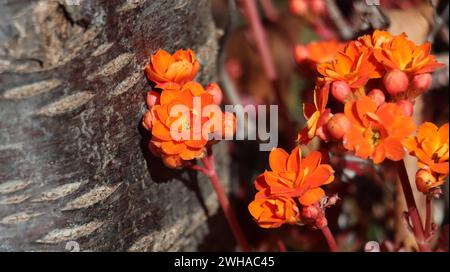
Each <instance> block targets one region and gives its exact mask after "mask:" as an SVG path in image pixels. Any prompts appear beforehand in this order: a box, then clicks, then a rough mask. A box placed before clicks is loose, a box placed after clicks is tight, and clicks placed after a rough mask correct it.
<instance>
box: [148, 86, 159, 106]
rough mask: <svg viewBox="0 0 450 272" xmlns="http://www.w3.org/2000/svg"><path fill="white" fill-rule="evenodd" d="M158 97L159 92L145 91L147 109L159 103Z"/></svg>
mask: <svg viewBox="0 0 450 272" xmlns="http://www.w3.org/2000/svg"><path fill="white" fill-rule="evenodd" d="M159 97H160V94H159V93H158V92H156V91H153V90H152V91H150V92H148V93H147V98H146V102H147V107H148V108H149V109H151V108H152V107H153V106H154V105H155V104H158V103H159Z"/></svg>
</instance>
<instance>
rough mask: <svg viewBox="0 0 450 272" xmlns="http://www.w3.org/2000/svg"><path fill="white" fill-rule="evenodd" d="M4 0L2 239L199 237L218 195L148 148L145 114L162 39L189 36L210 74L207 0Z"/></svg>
mask: <svg viewBox="0 0 450 272" xmlns="http://www.w3.org/2000/svg"><path fill="white" fill-rule="evenodd" d="M0 3H1V4H0V6H1V9H0V116H1V120H0V250H1V251H47V250H49V251H53V250H66V249H72V250H78V247H79V249H80V250H82V251H127V250H128V251H143V250H150V251H163V250H173V251H176V250H195V249H197V248H198V246H199V245H200V244H201V243H202V240H203V239H204V237H205V236H206V235H207V233H208V224H207V219H208V214H209V215H210V214H211V213H214V212H216V211H217V200H216V198H215V195H214V194H213V192H212V189H211V187H210V185H209V184H208V181H207V180H206V179H205V178H204V177H202V176H200V175H199V176H198V180H197V174H196V173H193V172H189V171H181V170H180V171H174V170H169V169H166V168H165V167H164V166H163V165H162V163H161V162H160V161H159V159H157V158H153V157H152V156H151V155H150V154H149V152H148V151H147V147H146V146H147V142H148V139H149V136H148V132H146V131H145V130H144V129H143V128H142V127H141V125H140V123H141V117H142V114H143V113H144V112H145V110H146V108H145V104H144V101H145V93H146V91H148V90H149V89H150V85H149V83H148V82H147V80H146V79H145V76H144V74H143V68H144V66H145V65H146V64H147V63H148V56H149V55H150V54H151V53H153V52H155V51H156V50H157V49H158V48H164V49H166V50H168V51H172V52H173V51H174V50H176V49H179V48H188V47H190V48H193V49H194V50H195V52H196V53H197V55H198V58H199V61H200V63H201V64H202V67H203V69H202V71H201V73H200V76H199V78H198V80H199V81H201V82H202V83H204V84H205V83H207V82H209V81H211V80H212V79H214V73H215V69H214V67H215V61H216V54H217V43H216V41H217V37H216V36H217V34H216V29H215V27H214V24H213V21H212V18H211V14H210V9H209V1H208V0H195V1H194V0H93V1H87V0H81V1H80V0H59V1H56V0H54V1H47V0H42V1H32V0H17V1H7V0H0ZM217 149H218V151H219V152H222V153H223V152H224V148H223V146H218V147H217ZM218 157H219V161H218V164H221V165H222V167H219V169H226V167H223V165H225V164H227V163H228V162H227V156H225V155H223V154H221V156H218ZM221 176H222V178H223V181H227V180H228V179H227V177H228V176H227V175H226V172H224V171H222V173H221Z"/></svg>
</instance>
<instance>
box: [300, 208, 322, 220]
mask: <svg viewBox="0 0 450 272" xmlns="http://www.w3.org/2000/svg"><path fill="white" fill-rule="evenodd" d="M319 213H320V210H319V208H318V207H316V206H314V205H309V206H303V208H302V213H301V215H302V217H304V218H306V219H315V218H316V217H317V216H318V215H319Z"/></svg>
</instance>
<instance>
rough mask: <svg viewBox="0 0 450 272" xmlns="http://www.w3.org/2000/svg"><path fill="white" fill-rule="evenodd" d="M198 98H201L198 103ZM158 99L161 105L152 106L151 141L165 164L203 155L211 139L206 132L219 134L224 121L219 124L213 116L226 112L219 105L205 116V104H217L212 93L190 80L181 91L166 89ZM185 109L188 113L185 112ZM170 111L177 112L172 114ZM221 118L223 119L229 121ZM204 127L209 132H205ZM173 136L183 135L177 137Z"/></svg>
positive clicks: (171, 165)
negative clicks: (214, 110)
mask: <svg viewBox="0 0 450 272" xmlns="http://www.w3.org/2000/svg"><path fill="white" fill-rule="evenodd" d="M195 98H196V99H197V101H198V105H197V106H196V102H195ZM159 102H160V104H157V105H154V106H153V107H152V108H151V113H152V116H153V118H152V126H151V128H152V129H151V132H152V136H153V137H152V139H151V141H150V144H149V147H150V150H151V151H152V152H153V153H154V154H155V155H157V156H161V157H162V160H163V162H164V164H165V165H166V166H168V167H170V168H176V167H179V166H182V165H184V164H185V163H186V161H189V160H193V159H197V158H202V157H203V156H204V155H205V152H206V145H207V144H208V143H209V139H207V138H205V137H204V135H203V134H207V135H210V134H212V133H216V132H217V131H220V129H222V125H223V124H224V123H219V124H217V122H215V119H214V118H215V116H214V115H215V114H219V115H222V114H223V113H222V112H221V111H220V108H217V111H216V112H213V113H212V114H210V115H209V116H202V112H203V109H204V108H205V107H207V106H211V105H215V104H214V99H213V97H212V95H211V94H209V93H207V92H206V91H205V90H204V89H203V87H202V86H201V85H200V84H199V83H197V82H188V83H186V84H185V85H183V87H182V88H181V89H180V90H164V91H163V92H162V93H161V96H160V99H159ZM216 107H217V106H216ZM180 110H181V111H180ZM183 110H184V111H186V112H182V111H183ZM171 111H174V112H173V113H178V115H177V116H171ZM221 117H222V119H220V120H221V121H222V122H224V121H226V120H224V119H223V116H221ZM206 122H210V123H211V126H205V123H206ZM204 129H207V130H208V131H203V130H204ZM175 133H176V134H175ZM174 135H180V136H179V137H178V138H176V137H174Z"/></svg>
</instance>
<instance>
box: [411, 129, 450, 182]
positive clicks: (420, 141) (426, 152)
mask: <svg viewBox="0 0 450 272" xmlns="http://www.w3.org/2000/svg"><path fill="white" fill-rule="evenodd" d="M448 130H449V124H448V123H446V124H444V125H442V126H441V127H440V128H438V127H437V126H436V125H435V124H433V123H430V122H425V123H423V124H421V125H420V126H419V129H418V130H417V135H416V136H414V137H411V138H409V139H407V140H406V141H405V146H406V147H407V148H408V151H409V152H410V154H411V155H413V156H415V157H417V160H418V162H417V163H418V166H419V167H420V168H421V169H424V170H427V171H428V172H430V175H432V176H433V177H434V182H430V183H429V187H430V188H433V187H437V186H439V185H441V184H442V183H443V182H444V180H445V178H447V177H448V174H449V161H448V158H449V131H448ZM423 176H426V175H425V174H422V177H423ZM423 179H424V180H429V181H430V180H433V179H432V178H431V177H429V178H427V179H425V178H423Z"/></svg>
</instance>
